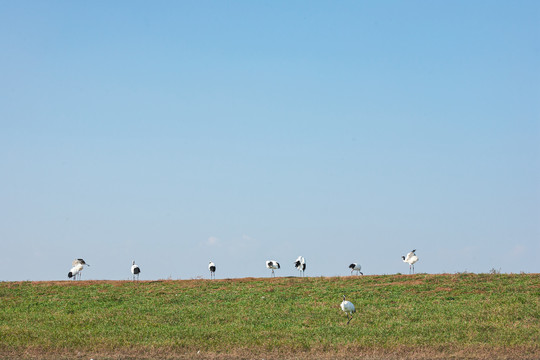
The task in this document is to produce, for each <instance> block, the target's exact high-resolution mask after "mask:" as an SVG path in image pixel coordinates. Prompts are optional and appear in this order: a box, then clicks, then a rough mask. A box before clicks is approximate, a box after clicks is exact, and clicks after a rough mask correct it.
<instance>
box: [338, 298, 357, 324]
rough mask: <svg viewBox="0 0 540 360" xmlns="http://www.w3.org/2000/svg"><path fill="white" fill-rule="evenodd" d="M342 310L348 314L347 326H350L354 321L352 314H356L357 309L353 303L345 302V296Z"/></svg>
mask: <svg viewBox="0 0 540 360" xmlns="http://www.w3.org/2000/svg"><path fill="white" fill-rule="evenodd" d="M341 310H343V311H344V312H345V313H346V314H347V325H349V322H351V320H352V314H354V313H355V312H356V308H355V307H354V304H353V303H352V302H350V301H348V300H345V295H343V301H342V302H341ZM349 316H350V317H349Z"/></svg>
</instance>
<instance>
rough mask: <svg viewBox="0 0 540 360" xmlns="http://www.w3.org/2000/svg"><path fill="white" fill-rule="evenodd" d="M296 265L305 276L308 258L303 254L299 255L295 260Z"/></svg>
mask: <svg viewBox="0 0 540 360" xmlns="http://www.w3.org/2000/svg"><path fill="white" fill-rule="evenodd" d="M294 267H295V268H296V269H297V270H298V271H301V272H302V277H304V271H306V260H305V259H304V257H303V256H299V257H298V258H297V259H296V261H295V262H294Z"/></svg>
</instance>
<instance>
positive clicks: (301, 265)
mask: <svg viewBox="0 0 540 360" xmlns="http://www.w3.org/2000/svg"><path fill="white" fill-rule="evenodd" d="M415 252H416V250H413V251H411V252H409V253H408V254H407V256H402V257H401V258H402V260H403V262H405V263H407V264H409V274H410V273H413V274H414V264H415V263H416V262H417V261H418V256H416V254H415ZM84 265H86V266H90V264H87V263H86V262H85V261H84V260H83V259H75V260H73V262H72V263H71V266H72V268H71V270H69V273H68V278H69V279H73V280H77V279H79V280H80V279H81V271H82V270H83V269H84ZM266 267H267V268H268V269H270V270H272V273H271V275H270V277H275V276H276V274H275V272H274V270H277V269H280V268H281V266H280V265H279V263H278V262H277V261H276V260H268V261H266ZM294 267H295V268H296V269H297V270H298V271H300V272H301V273H302V277H304V272H305V271H306V259H304V257H303V256H299V257H298V258H297V259H296V260H295V261H294ZM349 269H351V275H352V274H353V272H356V275H364V273H363V272H362V271H360V270H362V266H360V264H358V263H352V264H351V265H349ZM208 270H209V271H210V279H215V278H216V264H214V263H213V262H212V261H210V262H209V263H208ZM140 273H141V268H140V267H139V265H137V264H135V260H133V262H132V264H131V274H132V279H133V280H135V279H137V280H139V274H140Z"/></svg>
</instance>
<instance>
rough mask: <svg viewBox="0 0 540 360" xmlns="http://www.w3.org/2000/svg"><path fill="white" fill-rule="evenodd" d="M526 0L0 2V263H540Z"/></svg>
mask: <svg viewBox="0 0 540 360" xmlns="http://www.w3.org/2000/svg"><path fill="white" fill-rule="evenodd" d="M539 14H540V3H538V2H534V1H530V2H529V1H519V2H499V1H489V2H481V1H472V2H471V1H457V2H429V1H411V2H393V1H391V2H382V3H381V2H356V1H354V2H351V1H346V2H339V3H334V2H319V1H315V2H292V3H291V2H247V1H233V2H206V1H202V2H201V1H192V2H172V1H164V2H152V3H149V2H139V1H130V2H127V1H118V2H102V1H96V2H69V1H47V2H39V1H24V2H14V1H12V2H8V1H4V2H1V3H0V47H1V48H2V56H0V79H1V86H0V169H1V170H0V173H1V174H2V176H1V178H2V181H1V184H2V186H1V188H0V217H1V219H2V220H1V225H0V239H1V243H2V250H1V252H0V280H1V281H15V280H62V279H66V278H67V272H68V271H69V269H70V267H71V261H72V260H73V259H75V258H84V259H85V260H86V261H87V262H88V263H89V264H90V265H91V267H89V268H86V269H85V270H84V271H83V277H82V278H83V279H128V278H130V276H131V274H130V272H129V269H130V266H131V261H132V260H135V261H136V262H137V263H138V264H139V265H140V267H141V269H142V272H141V277H140V278H141V280H149V279H166V278H172V279H191V278H197V277H199V276H203V277H206V278H208V275H209V274H208V269H207V266H208V262H209V261H210V260H212V261H214V262H215V264H216V266H217V273H216V275H217V276H216V277H217V278H234V277H250V276H253V277H263V276H269V274H270V270H267V269H266V268H265V261H266V260H270V259H275V260H277V261H279V262H280V263H281V269H280V270H277V271H276V275H277V276H292V275H295V276H296V275H298V272H297V271H296V270H295V269H294V267H293V261H294V260H295V259H296V258H297V257H298V256H299V255H302V256H304V257H305V258H306V261H307V271H306V275H307V276H335V275H349V274H350V271H349V269H348V268H347V267H348V265H349V264H350V263H351V262H359V263H360V264H361V265H362V267H363V269H362V271H363V272H364V274H366V275H370V274H395V273H398V272H401V273H407V272H408V266H407V264H404V263H403V262H402V261H401V256H402V255H405V254H406V253H407V252H408V251H410V250H412V249H417V252H416V253H417V255H418V257H419V258H420V260H419V261H418V263H417V264H416V272H417V273H422V272H425V273H434V274H436V273H455V272H464V271H468V272H483V273H485V272H489V271H490V270H491V269H496V270H500V271H501V272H506V273H510V272H513V273H519V272H521V271H523V272H533V273H538V272H539V270H540V267H539V265H538V264H539V262H538V259H537V257H538V254H540V221H539V220H540V162H539V155H540V145H539V144H540V126H539V125H540V124H539V119H540V106H539V103H540V102H539V99H540V87H539V84H540V72H539V71H538V69H539V68H540V61H539V60H540V41H539V34H540V31H539V25H538V24H539V23H540V22H539V20H540V16H539Z"/></svg>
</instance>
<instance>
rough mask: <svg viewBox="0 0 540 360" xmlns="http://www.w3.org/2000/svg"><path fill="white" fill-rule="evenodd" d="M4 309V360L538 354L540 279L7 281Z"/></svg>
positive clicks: (0, 293)
mask: <svg viewBox="0 0 540 360" xmlns="http://www.w3.org/2000/svg"><path fill="white" fill-rule="evenodd" d="M342 294H345V295H347V299H348V300H350V301H352V302H353V303H354V304H355V305H356V308H357V313H356V314H355V317H354V319H353V320H352V321H351V323H350V325H346V315H345V314H344V313H343V312H342V311H341V310H340V309H339V304H340V302H341V296H342ZM0 304H1V306H0V358H3V359H6V358H7V359H10V358H13V359H15V358H17V359H18V358H40V359H41V358H44V359H53V358H54V359H57V358H65V359H90V358H93V359H95V360H98V359H176V358H178V359H184V358H197V359H207V358H218V359H221V358H223V359H225V358H250V359H263V358H264V359H280V358H312V359H313V358H351V357H354V358H366V359H403V358H411V359H412V358H415V359H428V358H429V359H435V358H439V359H448V358H456V359H462V358H463V359H469V358H470V359H494V358H498V359H540V347H539V343H540V335H539V334H540V319H539V305H540V275H539V274H520V275H505V274H455V275H425V274H420V275H412V276H405V275H385V276H358V277H357V276H355V277H337V278H322V277H321V278H304V279H302V278H275V279H253V278H247V279H230V280H214V281H209V280H178V281H173V280H163V281H144V282H143V281H141V282H130V281H80V282H68V281H65V282H3V283H0Z"/></svg>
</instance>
